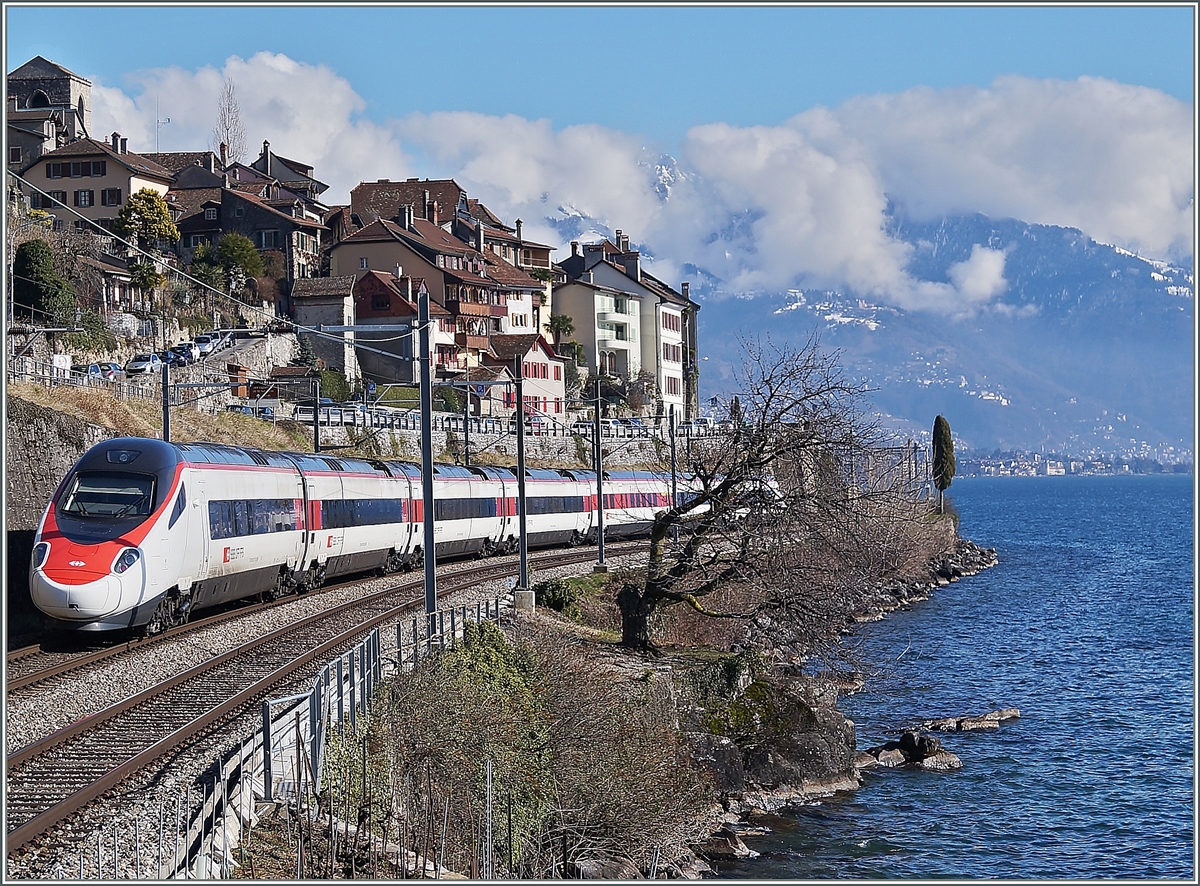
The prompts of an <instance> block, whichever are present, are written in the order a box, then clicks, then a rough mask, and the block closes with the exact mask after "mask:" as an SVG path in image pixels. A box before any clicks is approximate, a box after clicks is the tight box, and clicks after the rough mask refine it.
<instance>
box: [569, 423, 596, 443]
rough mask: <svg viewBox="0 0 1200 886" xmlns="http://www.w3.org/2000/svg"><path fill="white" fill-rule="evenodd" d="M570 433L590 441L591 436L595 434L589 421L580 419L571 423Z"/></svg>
mask: <svg viewBox="0 0 1200 886" xmlns="http://www.w3.org/2000/svg"><path fill="white" fill-rule="evenodd" d="M571 433H572V434H578V435H579V436H581V437H585V438H587V439H588V440H590V439H592V434H593V433H595V428H594V426H593V425H592V423H591V422H590V421H586V420H584V419H582V418H581V419H578V420H576V421H574V422H572V423H571Z"/></svg>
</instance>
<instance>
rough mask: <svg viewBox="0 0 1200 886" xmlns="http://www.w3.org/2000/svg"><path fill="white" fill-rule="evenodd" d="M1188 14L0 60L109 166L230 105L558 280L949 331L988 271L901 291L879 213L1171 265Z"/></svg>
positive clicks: (992, 277)
mask: <svg viewBox="0 0 1200 886" xmlns="http://www.w3.org/2000/svg"><path fill="white" fill-rule="evenodd" d="M1193 12H1194V10H1193V8H1192V7H1191V6H1172V7H1167V6H1161V7H1150V8H1147V7H1143V6H1130V7H1098V6H1096V7H1082V6H1062V7H1040V6H1035V7H1030V6H1019V7H960V8H942V7H905V6H885V7H870V8H865V7H861V6H860V7H836V8H820V7H803V6H802V7H755V8H745V7H740V6H739V7H686V6H685V7H680V6H671V7H665V6H664V7H634V8H631V7H620V6H606V7H593V8H582V9H581V8H574V7H571V8H567V7H551V8H547V7H544V6H541V7H536V8H533V7H514V6H500V7H490V8H479V7H475V8H465V7H445V6H442V7H414V6H392V7H365V8H364V7H351V8H347V7H306V8H300V7H287V6H282V5H276V4H271V5H264V6H260V7H237V6H231V5H215V6H214V5H210V6H196V7H185V8H180V7H179V6H172V7H148V6H146V5H143V4H136V5H131V6H127V7H112V6H96V7H88V6H79V5H60V6H41V7H22V6H15V5H9V6H6V7H5V14H6V23H5V24H6V27H5V50H6V70H12V69H14V68H16V67H17V66H19V65H20V64H22V63H23V62H25V61H27V60H28V59H30V58H32V57H33V56H35V55H42V56H44V57H46V58H49V59H51V60H52V61H55V62H58V63H59V64H62V65H63V66H65V67H67V68H68V69H70V70H72V71H74V72H75V73H77V74H80V75H82V76H84V77H87V78H88V79H90V80H91V81H92V83H93V90H92V117H93V127H92V128H93V134H94V135H100V136H104V135H107V134H108V133H110V132H113V131H119V132H120V133H121V134H122V135H124V136H126V137H128V139H129V146H130V149H131V150H133V151H141V152H149V151H153V150H155V146H156V144H157V145H158V146H159V148H160V149H161V150H164V151H194V150H201V149H204V148H207V147H215V145H212V143H211V134H212V126H213V122H214V120H215V116H216V106H217V101H218V96H219V95H220V92H221V86H222V82H223V81H231V82H233V83H234V84H235V86H236V91H237V96H238V100H239V104H240V107H241V111H242V119H243V122H244V124H245V128H246V142H247V144H246V151H245V153H246V155H247V156H245V157H243V159H248V160H252V159H253V158H254V157H255V156H257V154H258V151H259V149H260V146H261V144H262V142H263V141H264V140H269V141H270V142H271V145H272V149H273V150H274V151H276V152H277V153H280V154H283V155H284V156H287V157H292V158H296V159H300V160H303V161H305V162H307V163H311V164H312V165H313V166H314V168H315V170H316V174H317V176H318V178H320V179H321V180H323V181H325V182H327V183H328V184H329V185H330V188H329V190H328V191H327V192H326V194H325V195H324V199H325V201H326V202H327V203H329V204H338V203H345V202H348V199H349V192H350V189H351V188H353V187H354V186H355V185H356V184H357V183H358V182H360V181H374V180H376V179H379V178H391V179H399V178H406V177H411V176H419V177H428V178H445V177H453V178H454V179H455V180H456V181H458V182H459V183H460V184H462V185H463V186H464V187H466V189H467V191H468V193H469V194H470V196H472V197H478V198H480V199H482V200H484V202H485V203H486V204H487V205H488V207H489V208H491V209H492V210H493V211H495V212H497V214H498V215H499V216H500V217H501V218H504V219H506V220H508V221H509V222H510V223H511V222H512V221H513V220H514V219H515V218H518V217H520V218H522V219H523V220H524V223H525V231H526V236H528V237H531V238H533V239H538V240H541V241H542V242H547V243H550V244H552V245H555V246H556V247H558V248H559V250H560V251H559V252H558V253H557V255H558V256H560V257H561V256H563V255H564V254H568V253H569V247H568V245H567V244H568V241H569V240H571V239H576V238H578V239H587V238H589V237H593V236H600V235H609V234H611V232H612V231H613V230H614V229H616V228H621V229H622V230H623V231H625V232H626V233H628V234H629V236H630V237H631V239H632V241H633V242H634V244H636V245H638V246H639V247H640V248H641V249H642V250H643V254H644V255H645V256H646V257H647V260H648V261H650V262H651V264H652V266H653V267H654V269H655V273H657V274H660V275H662V276H664V278H665V279H668V280H670V281H675V280H678V279H682V277H683V274H684V273H685V269H687V268H693V270H688V271H687V273H694V267H699V268H702V269H703V270H704V271H705V272H706V273H707V274H708V275H709V276H710V278H711V279H714V280H716V281H718V282H717V285H718V286H719V288H721V289H723V290H724V291H726V292H729V293H753V292H761V291H778V290H780V289H782V288H790V287H806V288H807V287H829V288H835V287H836V288H849V289H851V290H854V291H857V292H860V293H864V294H868V295H870V296H871V297H873V298H877V299H880V300H882V301H884V302H888V303H891V304H895V305H897V306H900V307H905V308H917V309H931V310H942V311H947V312H951V313H954V312H962V311H977V310H982V309H985V308H987V307H988V306H989V305H991V304H993V303H994V302H996V301H997V300H998V299H1001V298H1002V297H1003V293H1004V291H1005V287H1006V285H1007V283H1006V280H1005V277H1004V255H1003V254H1001V253H997V252H995V251H994V250H990V249H987V248H986V245H985V244H981V245H980V248H979V250H978V251H977V252H976V253H974V254H973V255H972V258H971V260H970V261H967V262H963V263H962V266H961V267H956V268H955V269H954V270H953V271H952V274H951V281H950V282H945V281H942V282H931V281H924V280H919V279H915V278H913V277H912V276H911V275H910V273H909V271H908V263H909V259H910V257H911V256H910V253H909V252H908V251H907V247H905V246H904V244H901V243H899V242H897V241H896V240H894V239H892V238H891V236H890V235H889V233H888V224H887V212H888V207H889V206H890V205H893V204H898V205H901V206H903V207H904V209H905V211H906V212H908V213H910V214H912V215H913V216H916V217H935V216H938V215H939V214H948V213H962V212H983V213H985V214H988V215H992V216H995V217H1013V218H1019V219H1022V220H1024V221H1028V222H1036V223H1043V224H1056V225H1066V226H1072V227H1078V228H1081V229H1082V230H1084V232H1085V233H1087V234H1088V235H1090V236H1092V237H1095V238H1096V239H1097V240H1100V241H1102V242H1106V243H1113V244H1116V245H1120V246H1122V247H1125V248H1128V249H1131V250H1138V251H1141V252H1143V253H1145V254H1149V255H1152V256H1154V257H1159V258H1169V259H1172V260H1180V261H1190V260H1191V259H1192V255H1193V251H1194V250H1193V241H1194V237H1195V233H1194V210H1195V206H1194V190H1195V184H1194V172H1193V170H1194V168H1195V162H1196V158H1195V144H1194V141H1195V140H1194V130H1195V120H1194V101H1193V89H1194V81H1195V64H1194V57H1195V46H1194V32H1195V26H1194V16H1193ZM156 102H157V105H158V111H157V114H158V115H161V116H162V117H167V116H169V117H170V118H171V123H170V124H169V125H166V126H156V125H155V121H156Z"/></svg>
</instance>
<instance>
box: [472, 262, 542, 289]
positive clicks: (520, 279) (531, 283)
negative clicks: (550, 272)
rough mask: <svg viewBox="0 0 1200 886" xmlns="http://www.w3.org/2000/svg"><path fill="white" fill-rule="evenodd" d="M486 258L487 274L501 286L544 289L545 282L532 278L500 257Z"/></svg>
mask: <svg viewBox="0 0 1200 886" xmlns="http://www.w3.org/2000/svg"><path fill="white" fill-rule="evenodd" d="M485 258H486V259H487V269H488V270H487V272H488V276H489V277H491V278H492V279H493V280H495V281H496V282H497V283H499V284H501V285H502V286H514V287H519V288H521V289H545V288H546V287H545V284H544V283H542V282H540V281H538V280H535V279H533V277H530V276H529V275H528V274H526V273H525V272H524V271H522V270H521V269H520V268H517V267H514V266H513V265H510V264H509V263H508V262H506V261H505V260H504V259H502V258H492V257H491V256H490V255H488V256H485Z"/></svg>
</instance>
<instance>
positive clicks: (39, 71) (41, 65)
mask: <svg viewBox="0 0 1200 886" xmlns="http://www.w3.org/2000/svg"><path fill="white" fill-rule="evenodd" d="M61 74H66V75H67V76H69V77H74V78H75V79H76V80H83V82H84V83H87V84H88V85H89V86H90V85H91V81H90V80H84V79H83V78H82V77H80V76H79V75H78V74H76V73H74V72H72V71H68V70H67V69H66V68H64V67H63V66H62V65H60V64H58V62H52V61H50V59H48V58H43V57H42V56H40V55H35V56H34V57H33V58H31V59H30V60H29V61H27V62H25V64H23V65H21V67H19V68H17V69H16V70H15V71H13V72H12V73H11V74H9V75H8V79H9V80H43V79H45V78H46V77H54V76H58V75H61Z"/></svg>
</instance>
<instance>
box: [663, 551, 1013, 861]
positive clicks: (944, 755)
mask: <svg viewBox="0 0 1200 886" xmlns="http://www.w3.org/2000/svg"><path fill="white" fill-rule="evenodd" d="M997 562H998V558H997V555H996V551H995V549H994V548H981V547H979V546H977V545H976V544H974V543H973V542H971V541H969V540H967V539H958V540H957V541H956V544H955V548H954V550H953V551H951V552H948V553H946V554H943V555H942V556H940V557H937V558H935V559H934V560H932V561H930V563H929V564H928V567H927V571H926V573H925V574H923V575H921V576H919V577H917V578H913V579H909V580H907V581H902V580H892V581H886V582H879V583H878V584H876V585H875V586H874V587H873V588H871V589H870V590H869V591H868V593H867V595H866V598H865V600H864V602H863V605H862V606H861V607H860V608H859V610H858V611H856V612H855V613H854V615H853V618H852V621H851V623H850V624H848V625H847V627H846V631H844V633H845V632H848V631H849V630H851V629H852V628H853V625H854V624H857V623H862V622H869V621H878V620H879V619H882V618H883V617H884V615H885V614H887V613H888V612H893V611H895V610H897V609H903V608H907V607H908V606H910V605H911V604H913V603H918V602H920V601H922V600H926V599H928V598H929V596H930V594H932V593H933V591H935V590H936V589H937V588H939V587H945V586H946V585H949V584H951V583H952V582H956V581H958V580H960V579H962V578H965V577H968V576H972V575H975V574H977V573H979V572H981V571H982V570H984V569H987V568H989V567H991V566H995V565H996V563H997ZM755 685H757V684H755ZM861 688H862V678H861V677H860V676H858V675H855V674H851V675H840V676H838V677H836V678H831V677H819V678H814V677H811V676H803V675H802V674H800V673H799V669H798V668H794V669H793V668H789V667H787V666H782V667H778V668H776V672H775V673H774V674H773V680H772V686H771V688H770V689H760V694H761V695H763V696H764V697H762V698H760V699H759V702H760V704H759V707H760V708H761V715H760V716H758V717H756V718H755V723H754V728H753V729H752V730H749V732H748V733H747V732H743V733H742V734H740V735H737V736H723V735H719V734H713V733H711V732H702V733H701V732H689V733H687V738H688V740H689V744H690V746H691V748H692V749H693V761H694V762H695V763H697V764H698V765H700V766H702V767H704V768H705V769H706V770H708V772H709V773H710V775H711V776H712V777H713V779H714V781H715V783H716V786H717V790H718V793H719V795H720V797H721V800H720V805H719V806H715V807H713V808H712V809H710V810H709V812H708V814H707V815H706V816H705V820H704V822H703V827H702V833H703V836H702V837H701V838H700V839H699V840H697V841H696V842H695V843H693V844H692V845H691V846H690V847H689V848H690V851H689V852H686V853H684V855H683V856H682V857H681V858H679V859H678V860H677V861H676V862H675V863H674V864H672V865H670V866H669V869H670V874H671V875H672V876H675V877H680V878H684V879H698V878H703V877H705V876H712V875H714V874H715V873H716V871H715V869H714V867H713V865H719V863H720V862H721V861H729V860H735V859H745V858H753V857H755V856H756V855H757V853H756V852H754V850H752V849H751V848H749V847H748V846H747V845H746V843H745V842H744V840H743V838H744V837H752V836H755V835H761V834H762V833H764V829H763V828H760V827H756V826H755V825H754V824H752V822H751V818H752V816H755V815H761V814H771V813H779V812H782V811H785V810H786V809H788V808H789V807H794V806H797V805H801V804H805V803H810V802H812V801H813V800H815V799H819V798H821V797H828V796H831V795H833V794H835V793H838V792H841V791H851V790H855V789H857V788H858V787H859V786H861V785H862V783H863V776H862V773H863V772H864V771H866V770H868V769H871V768H874V767H885V768H886V767H897V766H906V767H911V768H919V769H924V770H926V771H952V770H954V769H958V768H961V766H962V761H961V760H960V759H959V758H958V756H957V755H955V754H954V753H952V752H951V751H948V750H947V749H945V748H944V747H942V744H941V741H940V740H939V739H938V738H936V737H934V736H931V735H926V734H925V733H927V732H951V731H977V730H986V729H998V728H1000V724H1001V723H1003V722H1006V721H1008V720H1012V719H1016V718H1017V717H1019V716H1020V712H1019V711H1017V710H1016V709H1014V708H1006V709H1001V710H997V711H991V712H988V713H985V714H982V715H978V716H971V715H964V716H960V717H953V718H945V719H941V720H930V721H924V722H921V723H917V724H914V725H912V726H909V727H907V728H905V729H904V730H902V731H901V734H900V737H899V738H898V739H897V740H896V741H891V742H887V743H885V744H883V745H880V746H878V747H874V748H869V749H867V750H865V751H859V750H858V749H857V747H856V740H855V727H854V723H853V722H851V721H850V720H848V719H847V718H846V717H845V715H844V714H842V712H841V711H839V710H838V708H837V700H838V697H839V695H840V694H843V693H851V692H856V691H858V690H859V689H861Z"/></svg>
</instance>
